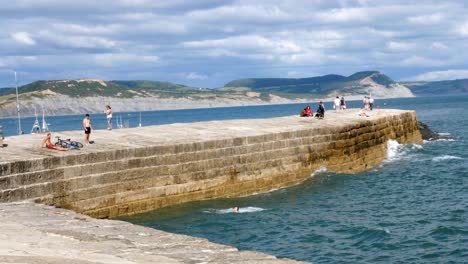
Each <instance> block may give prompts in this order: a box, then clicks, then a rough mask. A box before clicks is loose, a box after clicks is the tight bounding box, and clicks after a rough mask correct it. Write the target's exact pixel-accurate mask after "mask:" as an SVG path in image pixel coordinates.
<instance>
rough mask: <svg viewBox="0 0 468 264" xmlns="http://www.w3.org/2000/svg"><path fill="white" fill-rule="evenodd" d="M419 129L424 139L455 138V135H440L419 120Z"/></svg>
mask: <svg viewBox="0 0 468 264" xmlns="http://www.w3.org/2000/svg"><path fill="white" fill-rule="evenodd" d="M418 125H419V130H420V131H421V136H422V139H423V140H429V141H433V140H439V139H453V137H451V136H448V135H440V134H439V133H436V132H434V131H432V130H431V129H430V128H429V126H428V125H426V124H424V123H423V122H420V121H418Z"/></svg>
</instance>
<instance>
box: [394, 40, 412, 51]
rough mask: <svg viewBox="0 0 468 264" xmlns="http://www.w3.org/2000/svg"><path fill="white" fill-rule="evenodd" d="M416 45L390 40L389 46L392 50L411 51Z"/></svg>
mask: <svg viewBox="0 0 468 264" xmlns="http://www.w3.org/2000/svg"><path fill="white" fill-rule="evenodd" d="M415 47H416V45H415V44H414V43H408V42H397V41H390V42H388V43H387V48H388V49H389V50H392V51H409V50H412V49H414V48H415Z"/></svg>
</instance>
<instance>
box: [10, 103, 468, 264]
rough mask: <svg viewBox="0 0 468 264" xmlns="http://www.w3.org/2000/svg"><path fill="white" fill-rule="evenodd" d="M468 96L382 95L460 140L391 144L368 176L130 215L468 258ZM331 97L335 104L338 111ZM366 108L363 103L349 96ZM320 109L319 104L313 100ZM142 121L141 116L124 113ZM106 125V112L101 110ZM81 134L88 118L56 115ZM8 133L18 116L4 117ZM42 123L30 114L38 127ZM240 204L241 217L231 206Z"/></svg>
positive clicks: (381, 257) (285, 249)
mask: <svg viewBox="0 0 468 264" xmlns="http://www.w3.org/2000/svg"><path fill="white" fill-rule="evenodd" d="M467 104H468V96H466V95H465V96H452V97H427V98H408V99H387V100H378V101H377V105H380V107H382V108H400V109H413V110H416V111H417V115H418V119H419V120H420V121H423V122H425V123H426V124H428V125H429V126H430V127H431V128H432V129H433V130H435V131H436V132H441V133H449V134H450V135H452V136H453V137H454V139H455V140H454V141H436V142H426V143H424V144H423V145H422V146H417V145H406V146H403V145H398V144H395V143H394V142H393V143H390V151H389V155H390V157H389V158H388V160H387V161H386V162H384V163H383V164H382V165H381V166H379V167H377V168H374V169H371V170H369V171H366V172H364V173H360V174H353V175H349V174H336V173H333V172H330V171H326V170H322V171H320V172H316V173H314V174H313V176H312V177H311V178H310V179H308V180H307V181H305V182H304V183H302V184H300V185H297V186H294V187H290V188H284V189H280V190H276V191H272V192H269V193H265V194H259V195H255V196H250V197H244V198H238V199H219V200H211V201H201V202H192V203H187V204H183V205H179V206H173V207H168V208H163V209H159V210H154V211H152V212H148V213H145V214H139V215H135V216H132V217H126V218H123V220H125V221H129V222H132V223H136V224H140V225H145V226H149V227H154V228H157V229H161V230H165V231H169V232H174V233H180V234H187V235H192V236H198V237H204V238H207V239H209V240H210V241H213V242H216V243H221V244H229V245H232V246H235V247H237V248H239V249H243V250H256V251H261V252H265V253H269V254H272V255H276V256H280V257H288V258H292V259H296V260H304V261H312V262H315V263H468V163H467V162H468V151H467V149H468V141H467V140H468V132H467V128H468V121H467V120H468V118H467V117H466V116H467V115H466V106H467ZM330 105H331V104H330V103H328V104H327V107H328V108H329V109H330V108H331V107H330ZM349 105H350V106H351V107H358V106H359V105H360V102H349ZM304 106H305V104H289V105H273V106H255V107H230V108H216V109H215V108H214V109H196V110H177V111H152V112H142V119H143V125H155V124H166V123H174V122H194V121H205V120H220V119H238V118H263V117H275V116H288V115H294V114H297V113H298V112H299V110H300V109H301V108H303V107H304ZM312 106H313V109H314V110H315V109H316V104H315V103H314V104H312ZM119 115H120V116H122V118H123V119H124V120H129V123H130V126H136V125H137V124H138V116H139V114H138V113H117V114H115V116H119ZM91 118H92V120H93V124H94V127H96V128H101V129H104V128H105V126H106V121H105V117H104V115H102V114H101V115H92V116H91ZM47 120H48V122H49V123H51V126H50V127H51V128H52V129H53V130H54V131H60V130H73V129H75V130H80V129H81V120H82V115H76V116H58V117H48V119H47ZM1 122H2V123H3V126H4V133H5V134H6V136H8V135H13V134H14V133H15V126H16V120H15V119H3V120H1ZM32 124H33V119H31V118H28V119H24V120H23V127H24V130H26V131H29V130H30V127H31V126H32ZM236 205H239V206H240V207H241V209H240V213H239V214H233V213H232V207H234V206H236Z"/></svg>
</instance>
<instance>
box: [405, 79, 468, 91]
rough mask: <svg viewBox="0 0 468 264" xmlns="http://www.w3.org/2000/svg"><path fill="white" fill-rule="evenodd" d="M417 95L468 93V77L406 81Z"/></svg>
mask: <svg viewBox="0 0 468 264" xmlns="http://www.w3.org/2000/svg"><path fill="white" fill-rule="evenodd" d="M403 84H404V85H405V86H407V87H408V88H410V89H411V91H412V92H413V93H415V94H416V95H452V94H453V95H455V94H466V93H468V79H459V80H451V81H437V82H405V83H403Z"/></svg>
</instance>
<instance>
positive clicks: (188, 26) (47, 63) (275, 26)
mask: <svg viewBox="0 0 468 264" xmlns="http://www.w3.org/2000/svg"><path fill="white" fill-rule="evenodd" d="M0 25H1V28H2V31H1V32H0V87H11V86H14V75H13V71H17V72H18V78H19V84H20V85H22V84H26V83H29V82H32V81H35V80H50V79H54V80H55V79H83V78H92V79H103V80H135V79H138V80H162V81H170V82H175V83H181V84H186V85H192V86H196V87H220V86H223V85H224V84H225V83H226V82H228V81H230V80H233V79H238V78H250V77H257V78H259V77H290V78H301V77H311V76H318V75H325V74H329V73H335V74H342V75H350V74H352V73H354V72H357V71H364V70H378V71H381V72H383V73H385V74H387V75H389V76H390V77H392V78H393V79H396V80H442V79H456V78H468V52H466V50H467V47H468V45H467V44H468V42H467V40H468V8H466V7H465V4H464V1H451V0H447V1H423V0H421V1H386V0H379V1H367V0H356V1H343V0H341V1H333V0H323V1H322V0H316V1H314V0H249V1H246V0H237V1H231V0H192V1H181V0H170V1H169V0H168V1H164V0H159V1H152V0H100V1H95V0H80V1H65V0H15V1H2V3H1V5H0Z"/></svg>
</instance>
